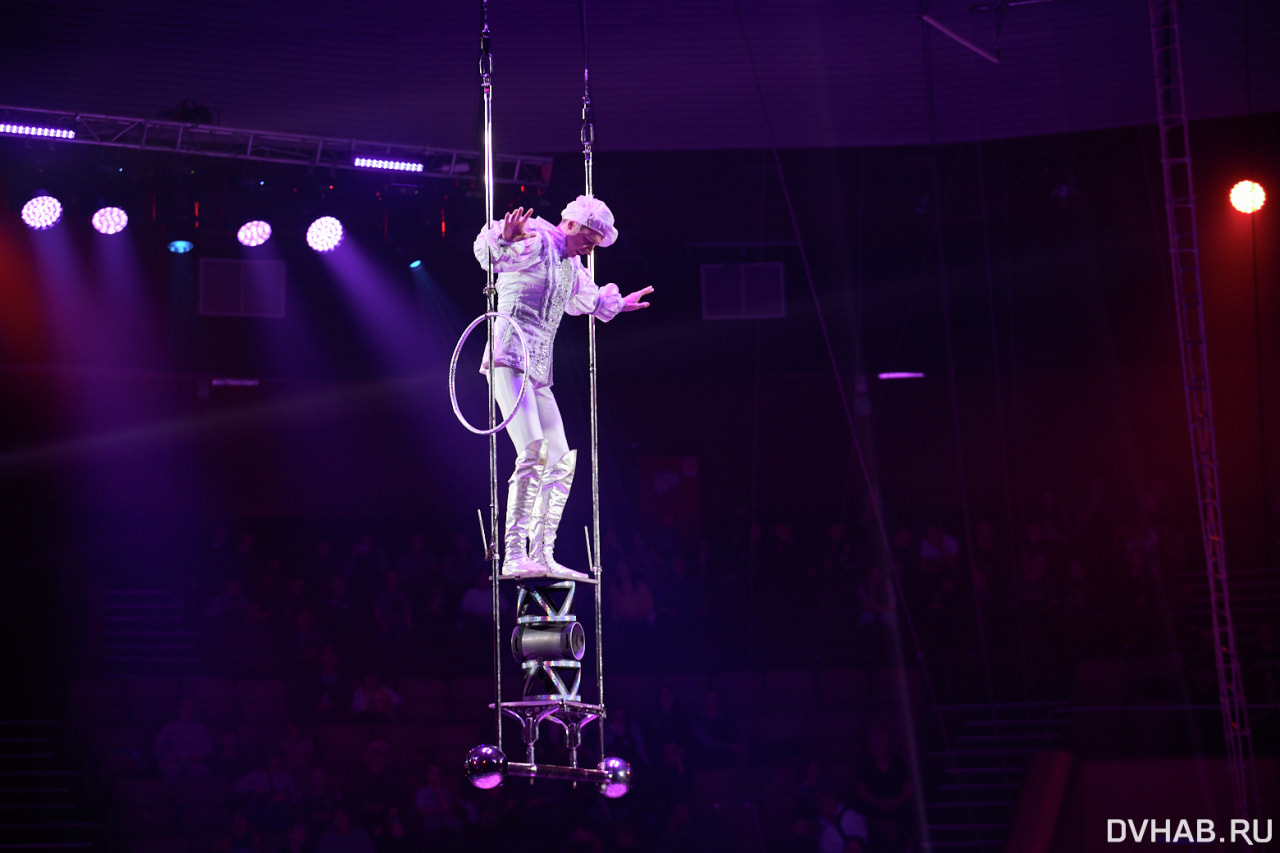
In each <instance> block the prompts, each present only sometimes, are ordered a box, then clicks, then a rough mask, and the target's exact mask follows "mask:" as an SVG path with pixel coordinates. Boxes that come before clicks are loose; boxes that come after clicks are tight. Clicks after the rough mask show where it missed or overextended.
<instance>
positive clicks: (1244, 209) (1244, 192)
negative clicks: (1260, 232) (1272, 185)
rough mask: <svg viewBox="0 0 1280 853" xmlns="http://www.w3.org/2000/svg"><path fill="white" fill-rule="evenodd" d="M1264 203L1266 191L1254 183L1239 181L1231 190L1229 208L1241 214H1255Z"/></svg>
mask: <svg viewBox="0 0 1280 853" xmlns="http://www.w3.org/2000/svg"><path fill="white" fill-rule="evenodd" d="M1266 201H1267V193H1266V191H1265V190H1264V189H1263V188H1262V185H1261V184H1258V183H1255V182H1254V181H1241V182H1240V183H1238V184H1236V185H1235V186H1234V187H1232V188H1231V206H1232V207H1234V208H1235V209H1236V210H1238V211H1240V212H1241V213H1256V212H1257V211H1259V210H1261V209H1262V205H1263V204H1265V203H1266Z"/></svg>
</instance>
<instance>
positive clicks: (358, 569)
mask: <svg viewBox="0 0 1280 853" xmlns="http://www.w3.org/2000/svg"><path fill="white" fill-rule="evenodd" d="M386 573H387V555H386V554H385V553H383V551H382V549H381V548H379V547H378V543H377V542H375V541H374V538H373V535H372V534H370V533H365V534H363V535H362V536H361V537H360V538H359V539H358V540H356V542H355V544H353V545H352V546H351V556H350V557H349V558H348V559H347V565H346V570H345V572H344V574H345V575H346V576H347V578H349V579H350V581H351V586H352V589H353V590H354V591H356V592H358V593H360V594H361V596H362V598H363V599H364V600H366V601H367V600H368V597H369V596H370V595H371V594H372V593H373V590H374V589H375V588H376V587H377V585H378V583H379V581H381V580H382V578H383V577H384V576H385V575H386Z"/></svg>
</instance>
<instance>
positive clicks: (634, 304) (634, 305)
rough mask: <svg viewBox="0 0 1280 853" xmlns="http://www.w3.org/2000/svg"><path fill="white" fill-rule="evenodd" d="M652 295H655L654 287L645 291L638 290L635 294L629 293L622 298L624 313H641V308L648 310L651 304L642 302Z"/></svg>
mask: <svg viewBox="0 0 1280 853" xmlns="http://www.w3.org/2000/svg"><path fill="white" fill-rule="evenodd" d="M650 293H653V288H652V287H646V288H644V289H643V290H637V291H635V292H633V293H628V294H627V295H626V296H624V297H622V310H623V311H639V310H640V309H641V308H648V307H649V303H648V302H641V301H640V300H641V299H644V298H645V297H646V296H648V295H649V294H650Z"/></svg>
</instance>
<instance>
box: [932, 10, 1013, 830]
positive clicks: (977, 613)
mask: <svg viewBox="0 0 1280 853" xmlns="http://www.w3.org/2000/svg"><path fill="white" fill-rule="evenodd" d="M924 7H925V3H924V0H921V4H920V11H921V14H922V17H923V13H924V10H925V8H924ZM920 30H921V38H922V39H923V58H924V75H925V103H926V110H927V113H928V125H929V149H930V154H931V157H932V160H933V175H932V180H933V193H934V196H935V197H938V198H941V189H942V179H941V171H942V163H941V160H940V155H939V151H938V126H937V101H936V98H937V93H936V92H935V88H934V73H933V48H932V39H931V37H930V36H931V30H930V28H929V27H926V26H922V27H921V28H920ZM942 211H943V207H942V204H941V203H940V202H939V203H938V204H936V205H935V206H934V209H933V217H934V227H935V228H936V229H937V237H936V239H935V244H936V248H937V254H936V257H937V261H938V289H939V291H940V294H939V295H940V297H941V304H942V328H943V340H944V343H945V346H946V352H947V386H948V392H949V398H950V402H951V427H952V430H953V435H954V438H955V453H956V476H957V480H958V483H957V485H958V486H959V489H960V510H961V513H962V515H963V518H964V537H965V541H966V542H967V543H968V544H969V547H968V548H966V549H965V552H966V555H967V558H968V565H969V577H970V584H969V586H970V588H971V589H972V590H973V604H974V621H975V625H976V627H977V630H978V648H979V651H980V652H981V653H982V671H983V676H984V677H985V679H986V687H987V702H988V707H989V709H990V711H991V715H992V717H993V718H994V717H995V709H994V707H993V705H994V702H995V687H994V682H993V678H992V673H991V655H990V651H989V649H988V647H987V633H986V627H985V626H984V624H983V619H982V611H981V607H980V606H979V604H978V594H977V590H976V588H974V587H973V583H972V578H973V576H974V574H976V564H975V562H974V556H973V519H972V515H971V512H970V506H969V482H968V473H967V470H966V465H965V453H964V438H963V433H962V431H961V427H960V396H959V392H958V390H957V388H956V357H955V334H954V329H953V326H952V322H951V293H950V276H949V275H948V273H947V256H946V241H945V239H944V233H945V232H944V226H943V215H942ZM966 793H967V792H966ZM967 804H968V798H967V796H966V805H967Z"/></svg>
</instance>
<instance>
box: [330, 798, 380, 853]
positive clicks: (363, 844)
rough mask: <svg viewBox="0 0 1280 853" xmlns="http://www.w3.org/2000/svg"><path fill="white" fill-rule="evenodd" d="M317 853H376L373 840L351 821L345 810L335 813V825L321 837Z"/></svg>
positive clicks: (338, 809) (339, 809)
mask: <svg viewBox="0 0 1280 853" xmlns="http://www.w3.org/2000/svg"><path fill="white" fill-rule="evenodd" d="M316 853H374V846H373V839H371V838H370V837H369V834H368V833H367V832H365V831H364V830H363V829H361V828H360V827H358V826H356V825H355V824H354V823H352V821H351V815H349V814H348V813H347V811H346V810H345V809H342V808H337V809H334V811H333V823H332V824H330V826H329V828H328V829H327V830H325V832H324V834H323V835H321V836H320V844H319V845H318V846H317V847H316Z"/></svg>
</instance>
